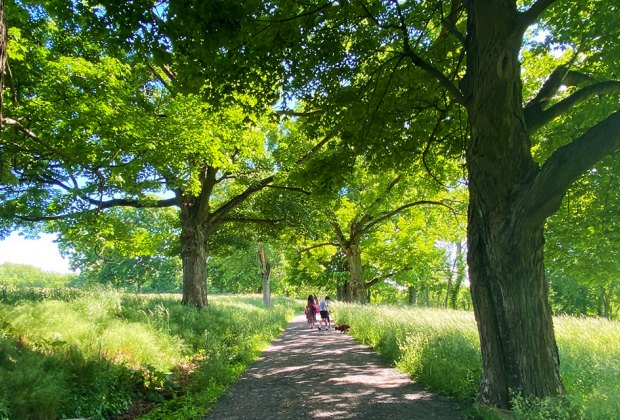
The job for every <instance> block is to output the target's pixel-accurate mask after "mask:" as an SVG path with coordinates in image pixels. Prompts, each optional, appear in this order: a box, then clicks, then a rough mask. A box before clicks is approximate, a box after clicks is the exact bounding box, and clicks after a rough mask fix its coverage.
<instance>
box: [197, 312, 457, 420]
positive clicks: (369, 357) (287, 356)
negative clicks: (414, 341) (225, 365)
mask: <svg viewBox="0 0 620 420" xmlns="http://www.w3.org/2000/svg"><path fill="white" fill-rule="evenodd" d="M323 418H325V419H331V418H336V419H381V420H399V419H407V420H409V419H460V418H464V416H463V414H462V412H461V410H459V406H458V405H457V404H456V403H455V402H452V401H448V400H445V399H443V398H441V397H439V396H437V395H434V394H431V393H429V392H427V391H425V390H424V387H423V386H422V385H420V384H417V383H414V382H412V381H411V380H410V378H409V377H408V376H407V375H406V374H404V373H402V372H399V371H397V370H395V369H392V368H390V367H389V366H388V364H387V363H386V362H384V361H383V360H381V359H380V358H379V356H377V354H376V353H375V352H374V351H373V350H372V349H370V348H369V347H367V346H363V345H360V344H358V343H357V341H355V340H354V339H353V338H352V337H350V336H349V335H347V334H341V333H339V332H338V331H334V330H330V331H317V330H316V329H315V330H313V331H311V330H309V329H308V327H307V326H306V322H305V318H304V316H303V315H301V316H298V317H296V318H295V319H293V321H292V322H291V323H290V324H289V326H288V328H287V329H286V331H285V332H284V334H282V335H281V336H280V338H278V339H277V340H275V341H274V342H273V343H271V345H270V346H269V347H268V348H267V349H266V350H265V352H264V353H263V354H262V355H261V357H260V358H259V359H258V360H257V361H256V362H255V363H254V364H252V365H251V366H250V367H249V368H248V370H247V371H246V372H245V373H244V374H243V376H242V377H241V378H240V380H239V381H237V382H236V383H235V384H234V385H233V386H232V387H231V389H230V390H229V392H228V393H227V394H226V395H224V396H223V397H222V399H221V400H220V401H219V402H218V403H217V404H216V406H215V407H214V409H213V410H212V411H211V412H209V413H207V415H206V417H205V419H209V420H211V419H217V420H223V419H226V420H234V419H269V420H280V419H323Z"/></svg>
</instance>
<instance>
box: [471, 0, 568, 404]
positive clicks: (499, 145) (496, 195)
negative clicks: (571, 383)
mask: <svg viewBox="0 0 620 420" xmlns="http://www.w3.org/2000/svg"><path fill="white" fill-rule="evenodd" d="M466 4H467V8H468V36H469V38H468V47H467V60H468V61H467V74H466V76H465V79H464V81H463V82H464V83H463V87H464V89H465V90H466V93H467V94H468V95H466V96H467V97H468V101H467V103H466V106H467V108H468V111H469V112H468V114H469V121H470V127H471V143H470V144H469V147H468V150H467V168H468V171H469V191H470V203H469V210H468V217H469V223H468V233H467V236H468V245H469V253H468V263H469V275H470V280H471V293H472V300H473V304H474V313H475V316H476V321H477V324H478V331H479V335H480V344H481V350H482V358H483V376H482V381H481V384H480V388H479V392H478V399H479V401H480V402H482V403H485V404H492V405H496V406H499V407H504V408H508V407H509V406H510V392H517V393H523V394H524V395H532V396H536V397H547V396H552V395H558V394H560V393H562V392H564V387H563V385H562V381H561V379H560V375H559V357H558V349H557V346H556V342H555V336H554V331H553V322H552V316H551V310H550V308H549V304H548V290H547V283H546V280H545V274H544V266H543V243H544V238H543V226H544V219H543V222H538V221H536V222H533V221H532V220H531V218H529V216H530V215H529V214H528V211H527V206H526V204H525V203H524V202H523V200H521V199H520V198H521V196H520V194H522V193H523V191H525V190H528V188H529V187H531V185H532V184H533V182H534V180H535V177H536V175H537V174H538V172H539V169H538V166H537V165H536V164H535V162H534V161H533V159H532V157H531V152H530V147H531V144H530V138H529V134H528V132H527V129H526V125H525V119H524V113H523V106H522V93H521V79H520V71H521V69H520V64H519V61H518V54H519V50H520V47H521V42H522V33H521V30H520V29H519V28H520V22H519V20H518V19H519V16H518V12H517V10H516V6H515V4H514V1H509V0H492V1H485V2H476V1H468V2H466Z"/></svg>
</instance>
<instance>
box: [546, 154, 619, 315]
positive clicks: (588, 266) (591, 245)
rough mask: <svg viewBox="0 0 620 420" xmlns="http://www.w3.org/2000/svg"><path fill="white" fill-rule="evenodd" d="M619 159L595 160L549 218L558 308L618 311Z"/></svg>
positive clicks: (550, 270)
mask: <svg viewBox="0 0 620 420" xmlns="http://www.w3.org/2000/svg"><path fill="white" fill-rule="evenodd" d="M619 163H620V162H618V160H617V159H615V160H614V159H611V158H606V159H604V160H602V161H600V162H599V163H597V164H596V165H595V166H594V167H593V168H592V169H591V170H590V171H588V172H587V173H586V174H584V175H583V176H582V177H581V178H580V179H579V180H578V181H577V182H575V184H574V185H573V186H572V187H571V188H570V190H569V192H568V194H567V195H566V197H565V198H564V200H563V202H562V206H561V208H560V211H558V212H557V213H556V214H555V215H554V216H553V217H552V218H550V219H549V221H548V223H547V226H546V231H545V237H546V239H547V240H546V253H545V267H546V270H547V276H548V277H549V280H550V287H551V293H552V299H551V303H552V305H553V307H554V309H556V310H557V311H558V312H562V313H568V314H578V315H597V316H602V317H607V318H610V317H614V316H617V313H618V308H619V307H620V283H619V279H620V276H619V274H620V255H619V254H620V249H619V244H620V236H619V233H620V231H619V226H618V222H617V221H618V220H619V218H618V216H619V212H620V208H619V205H620V197H618V190H619V189H618V182H619V181H620V180H619V179H618V174H619V173H620V172H619V171H618V169H619V168H618V164H619Z"/></svg>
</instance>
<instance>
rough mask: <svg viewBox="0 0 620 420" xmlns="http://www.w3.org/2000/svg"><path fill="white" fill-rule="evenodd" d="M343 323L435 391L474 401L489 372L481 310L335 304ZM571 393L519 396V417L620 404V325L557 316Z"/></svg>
mask: <svg viewBox="0 0 620 420" xmlns="http://www.w3.org/2000/svg"><path fill="white" fill-rule="evenodd" d="M332 308H333V311H334V314H335V321H336V323H346V324H349V325H350V326H351V329H350V330H349V331H350V332H351V334H352V335H353V336H354V337H356V338H357V339H359V340H360V341H362V342H363V343H366V344H369V345H371V346H372V347H374V348H375V349H376V350H377V351H378V352H379V353H380V354H381V355H382V356H383V357H385V358H386V359H387V360H388V361H390V362H392V363H394V364H395V365H396V366H397V367H399V368H401V369H403V370H404V371H406V372H407V373H409V374H410V375H411V376H412V377H413V378H414V379H416V380H419V381H420V382H422V383H424V384H425V385H427V386H429V387H430V388H431V389H434V390H436V391H439V392H441V393H443V394H445V395H449V396H453V397H455V398H458V399H461V400H467V401H468V402H469V401H473V398H474V396H475V393H476V388H477V386H478V383H479V381H480V377H481V361H480V357H481V356H480V346H479V341H478V337H477V332H476V324H475V321H474V317H473V313H471V312H462V311H453V310H441V309H420V308H411V307H403V306H387V305H386V306H360V305H352V304H345V303H341V302H336V303H334V304H332ZM554 321H555V322H554V323H555V331H556V334H557V339H558V346H559V350H560V360H561V364H560V369H561V375H562V379H563V380H564V383H565V384H566V389H567V395H566V396H564V397H561V398H548V399H545V400H536V399H532V398H525V397H523V396H520V395H513V406H514V415H515V417H516V418H518V419H521V418H522V419H548V418H556V419H566V418H575V419H586V418H587V419H600V420H603V419H608V418H613V417H614V415H615V413H618V412H619V411H618V410H620V406H619V405H618V404H619V402H620V363H619V361H620V323H618V322H617V321H608V320H604V319H584V318H574V317H569V316H560V317H556V318H555V320H554Z"/></svg>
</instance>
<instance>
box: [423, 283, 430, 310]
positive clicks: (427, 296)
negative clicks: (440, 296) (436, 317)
mask: <svg viewBox="0 0 620 420" xmlns="http://www.w3.org/2000/svg"><path fill="white" fill-rule="evenodd" d="M424 306H426V307H427V308H428V307H430V306H431V299H430V287H429V285H428V283H426V284H424Z"/></svg>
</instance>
